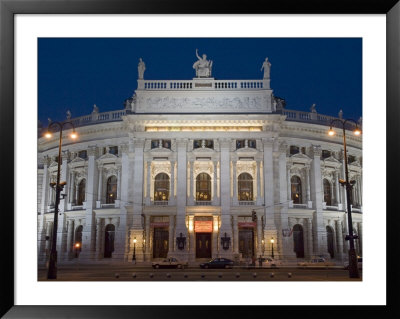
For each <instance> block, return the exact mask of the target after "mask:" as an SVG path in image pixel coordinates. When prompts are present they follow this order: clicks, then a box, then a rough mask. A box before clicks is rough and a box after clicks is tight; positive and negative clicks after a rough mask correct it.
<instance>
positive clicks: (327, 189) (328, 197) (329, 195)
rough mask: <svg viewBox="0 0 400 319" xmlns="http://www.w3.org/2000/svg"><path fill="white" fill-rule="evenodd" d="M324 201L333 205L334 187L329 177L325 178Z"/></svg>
mask: <svg viewBox="0 0 400 319" xmlns="http://www.w3.org/2000/svg"><path fill="white" fill-rule="evenodd" d="M324 202H325V203H326V205H328V206H331V205H332V188H331V183H329V181H328V180H327V179H324Z"/></svg>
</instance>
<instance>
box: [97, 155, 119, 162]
mask: <svg viewBox="0 0 400 319" xmlns="http://www.w3.org/2000/svg"><path fill="white" fill-rule="evenodd" d="M117 158H118V157H117V156H115V155H114V154H110V153H107V154H104V155H102V156H100V157H99V158H98V159H97V160H98V161H103V160H116V159H117Z"/></svg>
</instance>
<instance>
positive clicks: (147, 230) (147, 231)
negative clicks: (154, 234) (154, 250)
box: [144, 213, 151, 261]
mask: <svg viewBox="0 0 400 319" xmlns="http://www.w3.org/2000/svg"><path fill="white" fill-rule="evenodd" d="M150 218H151V216H150V215H149V214H148V213H147V214H146V216H145V221H144V227H145V236H146V237H145V251H144V256H145V257H144V260H145V261H150V260H151V251H150Z"/></svg>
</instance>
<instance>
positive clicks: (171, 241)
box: [168, 215, 175, 255]
mask: <svg viewBox="0 0 400 319" xmlns="http://www.w3.org/2000/svg"><path fill="white" fill-rule="evenodd" d="M174 229H175V216H174V215H170V216H169V225H168V255H171V254H173V253H174Z"/></svg>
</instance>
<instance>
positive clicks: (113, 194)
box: [106, 176, 117, 204]
mask: <svg viewBox="0 0 400 319" xmlns="http://www.w3.org/2000/svg"><path fill="white" fill-rule="evenodd" d="M116 199H117V178H116V177H115V176H111V177H109V178H108V179H107V194H106V204H114V203H115V200H116Z"/></svg>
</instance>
